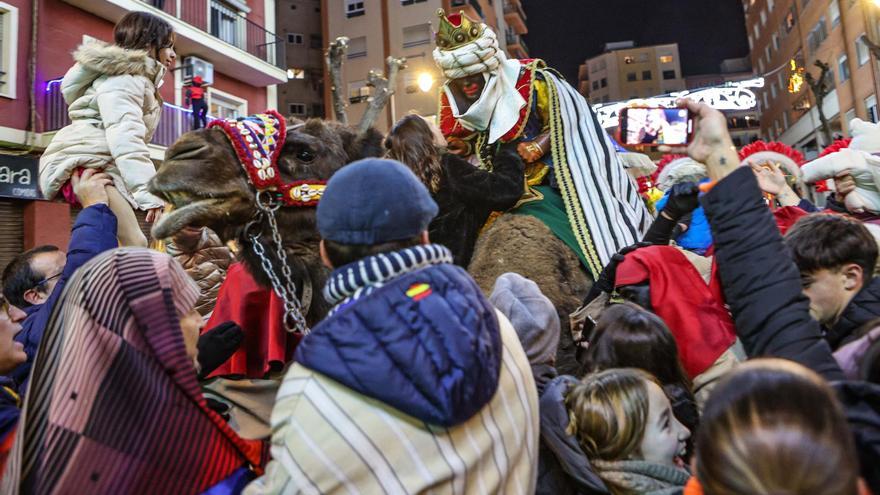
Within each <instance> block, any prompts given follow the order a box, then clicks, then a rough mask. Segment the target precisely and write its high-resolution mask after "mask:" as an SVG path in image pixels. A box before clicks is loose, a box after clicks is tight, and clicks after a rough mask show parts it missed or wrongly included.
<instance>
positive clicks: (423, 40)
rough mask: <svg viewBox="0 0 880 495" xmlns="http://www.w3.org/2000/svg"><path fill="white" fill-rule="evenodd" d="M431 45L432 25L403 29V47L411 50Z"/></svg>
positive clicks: (418, 25) (417, 25) (426, 24)
mask: <svg viewBox="0 0 880 495" xmlns="http://www.w3.org/2000/svg"><path fill="white" fill-rule="evenodd" d="M430 43H431V24H429V23H425V24H416V25H415V26H409V27H405V28H403V47H404V48H411V47H414V46H419V45H428V44H430Z"/></svg>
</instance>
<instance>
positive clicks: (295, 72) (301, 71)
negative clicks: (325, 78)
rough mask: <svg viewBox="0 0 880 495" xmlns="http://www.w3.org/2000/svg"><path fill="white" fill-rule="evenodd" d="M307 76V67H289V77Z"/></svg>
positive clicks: (300, 77)
mask: <svg viewBox="0 0 880 495" xmlns="http://www.w3.org/2000/svg"><path fill="white" fill-rule="evenodd" d="M305 78H306V70H305V69H296V68H292V69H287V79H305Z"/></svg>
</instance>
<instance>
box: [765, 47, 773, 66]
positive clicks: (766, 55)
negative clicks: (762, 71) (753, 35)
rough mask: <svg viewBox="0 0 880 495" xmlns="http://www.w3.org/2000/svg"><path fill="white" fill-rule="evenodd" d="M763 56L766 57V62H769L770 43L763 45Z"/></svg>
mask: <svg viewBox="0 0 880 495" xmlns="http://www.w3.org/2000/svg"><path fill="white" fill-rule="evenodd" d="M764 57H765V58H766V59H767V63H768V64H769V63H770V60H771V53H770V45H767V46H765V47H764Z"/></svg>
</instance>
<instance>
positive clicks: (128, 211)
mask: <svg viewBox="0 0 880 495" xmlns="http://www.w3.org/2000/svg"><path fill="white" fill-rule="evenodd" d="M107 198H108V199H109V200H110V204H109V206H110V210H111V211H112V212H113V214H114V215H116V237H117V238H118V239H119V245H120V246H129V247H147V238H146V237H145V236H144V233H143V232H142V231H141V227H140V225H138V221H137V217H136V216H135V215H134V210H133V209H132V208H131V204H129V202H128V201H126V199H125V198H123V197H122V194H120V193H119V191H117V190H116V188H115V187H113V186H107Z"/></svg>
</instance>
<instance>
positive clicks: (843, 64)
mask: <svg viewBox="0 0 880 495" xmlns="http://www.w3.org/2000/svg"><path fill="white" fill-rule="evenodd" d="M837 74H838V76H839V77H840V82H841V83H843V82H844V81H846V80H848V79H849V75H850V74H849V60H848V59H847V58H846V55H841V56H840V58H839V59H837Z"/></svg>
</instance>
